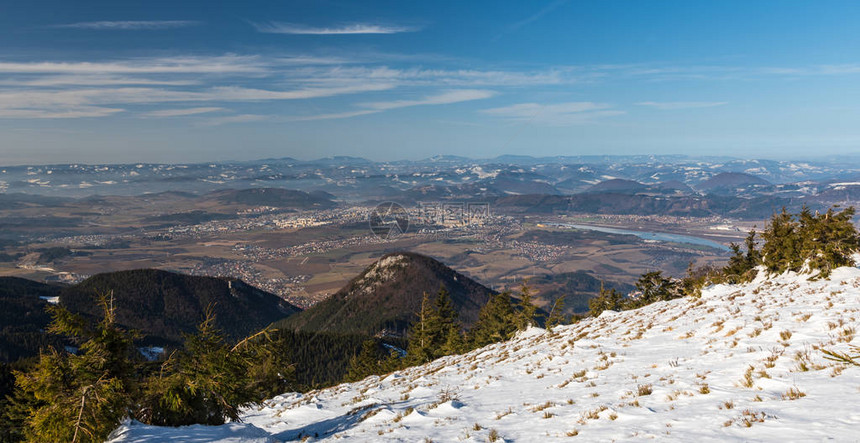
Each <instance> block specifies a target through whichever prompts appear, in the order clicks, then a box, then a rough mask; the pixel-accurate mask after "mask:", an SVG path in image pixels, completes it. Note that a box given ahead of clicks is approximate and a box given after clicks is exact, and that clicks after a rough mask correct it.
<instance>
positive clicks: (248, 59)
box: [0, 54, 270, 75]
mask: <svg viewBox="0 0 860 443" xmlns="http://www.w3.org/2000/svg"><path fill="white" fill-rule="evenodd" d="M269 70H270V66H269V64H268V63H266V62H265V60H263V58H262V57H260V56H256V55H251V56H242V55H234V54H227V55H222V56H215V57H164V58H139V59H130V60H123V61H104V62H50V61H42V62H0V73H19V74H22V73H26V74H101V75H104V74H231V73H232V74H238V73H244V74H252V73H266V72H269Z"/></svg>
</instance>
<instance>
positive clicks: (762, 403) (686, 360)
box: [113, 268, 860, 442]
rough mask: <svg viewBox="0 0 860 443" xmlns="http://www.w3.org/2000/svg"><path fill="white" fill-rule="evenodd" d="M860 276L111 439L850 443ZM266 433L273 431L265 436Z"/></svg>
mask: <svg viewBox="0 0 860 443" xmlns="http://www.w3.org/2000/svg"><path fill="white" fill-rule="evenodd" d="M858 317H860V270H858V269H854V268H840V269H838V270H836V271H835V272H834V273H833V275H832V276H831V278H830V279H827V280H820V281H808V280H806V277H805V276H797V275H793V274H786V275H783V276H779V277H776V278H773V279H770V280H766V279H764V278H763V277H760V278H758V279H757V280H756V281H754V282H752V283H749V284H746V285H739V286H736V285H717V286H714V287H711V288H708V289H706V290H705V291H704V292H703V294H702V297H701V298H698V299H694V298H685V299H679V300H674V301H670V302H661V303H655V304H652V305H649V306H646V307H644V308H641V309H638V310H635V311H625V312H618V313H604V315H601V316H600V317H599V318H596V319H587V320H584V321H581V322H579V323H577V324H574V325H570V326H564V327H559V328H556V329H555V332H554V333H548V332H546V331H543V330H540V329H535V328H533V329H530V330H528V331H526V332H524V333H521V334H519V335H518V336H517V337H515V338H514V339H512V340H510V341H508V342H505V343H497V344H494V345H490V346H487V347H485V348H482V349H478V350H476V351H473V352H470V353H468V354H465V355H458V356H450V357H445V358H442V359H439V360H436V361H434V362H431V363H428V364H426V365H423V366H419V367H415V368H409V369H406V370H403V371H400V372H397V373H394V374H390V375H388V376H385V377H375V376H374V377H370V378H367V379H365V380H363V381H360V382H357V383H351V384H342V385H339V386H335V387H332V388H329V389H323V390H319V391H312V392H309V393H306V394H297V393H291V394H284V395H281V396H278V397H275V398H273V399H270V400H268V401H266V402H265V403H264V404H263V405H262V406H261V407H259V408H253V409H248V410H245V411H244V413H243V420H244V421H245V423H244V424H228V425H224V426H220V427H203V426H194V427H180V428H158V427H152V426H144V425H141V424H139V423H130V424H126V425H124V426H122V427H121V428H120V429H118V431H117V434H116V436H115V439H114V440H113V441H114V442H132V441H135V442H145V441H168V440H170V441H190V440H194V441H234V442H240V441H241V442H258V441H259V442H264V441H283V440H288V441H289V440H297V439H301V438H304V437H310V439H311V441H315V440H317V439H319V440H332V441H333V440H336V439H341V438H351V439H353V440H357V441H373V440H379V439H386V440H395V441H420V440H422V439H424V438H425V437H429V438H431V439H432V440H434V441H487V439H488V437H489V435H490V434H491V433H494V434H497V435H498V436H499V437H500V439H503V440H504V441H553V440H564V441H568V440H569V438H570V437H574V436H576V437H578V438H580V439H583V441H609V440H631V439H660V440H668V441H725V440H736V441H763V440H768V441H774V440H776V441H779V440H783V441H799V440H804V441H808V440H815V441H818V440H825V439H835V440H837V441H854V440H856V439H857V435H858V434H857V429H858V425H860V390H858V388H860V368H858V367H845V366H843V365H841V364H838V363H834V362H831V361H829V360H826V359H824V358H823V354H822V353H821V352H820V349H831V350H836V351H840V352H845V351H847V350H848V345H849V344H851V343H853V344H855V345H856V344H858V342H860V340H858V339H857V338H856V333H857V331H856V329H855V328H856V327H857V325H858ZM258 431H262V432H258Z"/></svg>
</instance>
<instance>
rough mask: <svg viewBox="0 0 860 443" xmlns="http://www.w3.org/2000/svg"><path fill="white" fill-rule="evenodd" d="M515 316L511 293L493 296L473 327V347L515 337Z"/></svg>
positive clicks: (482, 309) (471, 333)
mask: <svg viewBox="0 0 860 443" xmlns="http://www.w3.org/2000/svg"><path fill="white" fill-rule="evenodd" d="M514 316H515V312H514V308H513V306H511V296H510V294H509V293H507V292H502V293H500V294H495V295H493V296H491V297H490V299H489V301H487V304H486V305H484V307H483V308H481V311H480V312H479V313H478V321H477V322H476V323H475V325H474V326H472V330H471V331H470V335H471V339H470V341H471V346H472V347H473V348H479V347H481V346H486V345H488V344H490V343H496V342H500V341H504V340H507V339H509V338H511V337H513V336H514V333H515V332H516V331H517V325H516V322H515V317H514Z"/></svg>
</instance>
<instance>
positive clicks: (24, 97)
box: [0, 84, 393, 118]
mask: <svg viewBox="0 0 860 443" xmlns="http://www.w3.org/2000/svg"><path fill="white" fill-rule="evenodd" d="M391 87H393V86H392V85H387V84H366V85H351V86H344V87H340V88H303V89H296V90H290V91H276V90H266V89H251V88H241V87H215V88H209V89H206V90H203V91H176V90H169V89H157V88H90V89H72V90H65V91H53V90H43V89H26V90H15V91H3V92H0V117H3V116H4V115H9V114H10V113H11V114H15V116H16V117H17V116H18V115H25V114H27V113H29V112H33V113H39V112H41V113H45V115H55V117H54V118H73V117H76V116H78V115H83V116H86V117H91V116H95V115H90V112H86V110H87V109H88V107H92V106H99V105H109V104H154V103H175V102H255V101H267V100H300V99H309V98H320V97H331V96H335V95H343V94H355V93H359V92H368V91H381V90H385V89H390V88H391ZM78 111H80V114H78ZM104 115H109V113H106V114H104Z"/></svg>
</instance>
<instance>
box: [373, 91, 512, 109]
mask: <svg viewBox="0 0 860 443" xmlns="http://www.w3.org/2000/svg"><path fill="white" fill-rule="evenodd" d="M494 95H496V93H495V92H494V91H487V90H481V89H458V90H453V91H445V92H443V93H441V94H436V95H431V96H427V97H424V98H421V99H417V100H395V101H389V102H373V103H364V104H362V105H361V106H363V107H366V108H370V109H373V110H377V111H385V110H388V109H397V108H406V107H409V106H421V105H448V104H452V103H460V102H466V101H472V100H483V99H486V98H490V97H492V96H494Z"/></svg>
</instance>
